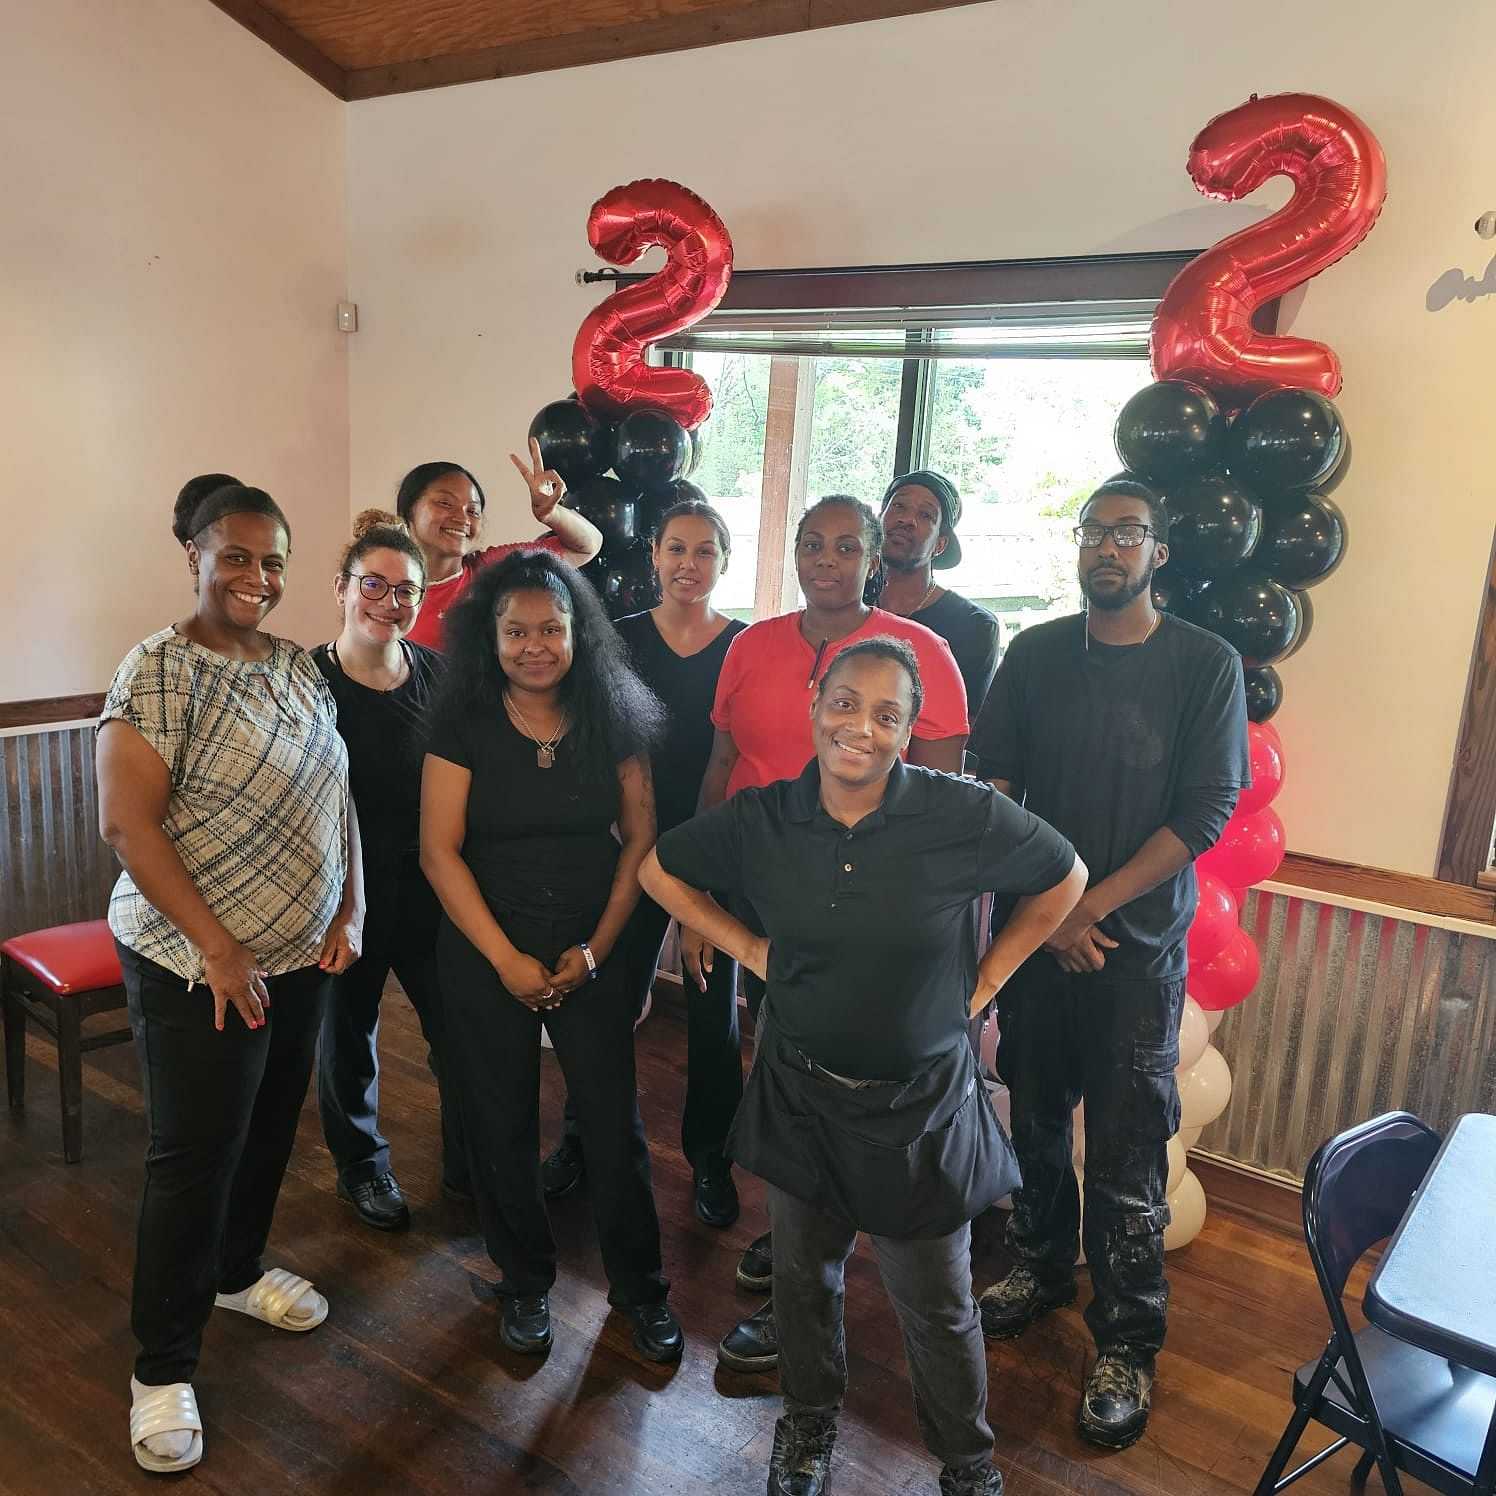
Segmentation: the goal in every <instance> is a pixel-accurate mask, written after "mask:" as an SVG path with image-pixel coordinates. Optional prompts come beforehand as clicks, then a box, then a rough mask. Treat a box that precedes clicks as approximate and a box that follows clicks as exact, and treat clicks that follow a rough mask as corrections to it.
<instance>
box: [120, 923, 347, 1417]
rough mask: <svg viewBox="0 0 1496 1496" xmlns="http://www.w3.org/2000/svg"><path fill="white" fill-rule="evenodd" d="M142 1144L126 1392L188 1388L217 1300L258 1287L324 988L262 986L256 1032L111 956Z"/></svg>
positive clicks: (151, 968)
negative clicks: (124, 1003) (135, 1386)
mask: <svg viewBox="0 0 1496 1496" xmlns="http://www.w3.org/2000/svg"><path fill="white" fill-rule="evenodd" d="M119 957H120V964H121V966H122V967H123V968H124V974H125V993H126V995H127V997H128V999H129V1009H130V1027H131V1028H132V1029H133V1030H134V1033H135V1047H136V1050H137V1052H138V1054H139V1056H140V1074H141V1079H142V1085H143V1090H144V1093H145V1114H146V1123H147V1126H148V1128H149V1133H150V1143H149V1146H148V1148H147V1151H146V1157H145V1190H144V1192H143V1194H142V1196H141V1201H140V1223H139V1227H138V1230H137V1234H136V1244H135V1287H134V1294H133V1299H132V1303H131V1310H130V1327H131V1329H133V1330H134V1332H135V1338H136V1339H137V1340H138V1341H139V1342H140V1354H139V1355H138V1356H137V1357H136V1361H135V1375H136V1377H137V1379H138V1380H139V1381H140V1382H141V1383H143V1384H144V1385H145V1386H148V1387H159V1386H163V1385H165V1384H166V1383H168V1382H190V1381H191V1380H192V1377H193V1375H194V1373H195V1372H196V1370H197V1361H198V1353H199V1351H200V1350H201V1347H202V1337H203V1327H204V1326H205V1325H206V1324H207V1322H208V1316H209V1314H211V1313H212V1310H213V1295H214V1294H215V1293H238V1292H240V1291H241V1290H243V1289H246V1288H248V1287H250V1285H251V1284H253V1283H256V1282H258V1281H259V1278H260V1275H261V1273H262V1272H263V1271H264V1269H263V1266H262V1264H261V1262H260V1254H261V1253H262V1252H263V1251H264V1250H265V1242H266V1240H267V1239H268V1238H269V1235H270V1220H271V1217H272V1216H273V1215H274V1214H275V1201H276V1197H277V1196H278V1195H279V1194H280V1187H281V1180H282V1179H283V1178H284V1177H285V1172H286V1163H287V1161H288V1160H289V1159H290V1157H291V1145H292V1144H293V1143H294V1141H295V1139H296V1123H297V1121H298V1119H299V1117H300V1114H301V1103H302V1102H303V1101H304V1100H305V1098H306V1088H307V1082H308V1080H309V1079H310V1078H311V1073H312V1055H313V1052H314V1050H315V1049H316V1044H317V1029H318V1026H319V1025H320V1023H321V1021H322V1008H323V1004H324V1002H325V1001H326V997H327V991H328V988H329V987H330V986H331V984H332V978H331V977H329V976H328V975H327V973H326V972H324V971H321V970H319V969H318V968H317V967H315V966H309V967H305V968H303V969H302V970H301V971H293V972H288V973H286V975H284V976H278V977H271V978H269V980H268V981H267V982H266V983H265V985H266V987H267V988H268V989H269V993H270V1008H269V1010H268V1012H267V1013H266V1015H265V1016H266V1020H267V1021H266V1024H265V1027H264V1028H260V1029H254V1030H250V1029H248V1028H246V1027H245V1025H244V1021H243V1019H241V1018H240V1017H239V1015H238V1013H237V1012H236V1011H234V1010H233V1009H232V1008H230V1009H229V1011H228V1013H227V1014H226V1015H225V1017H224V1023H223V1032H222V1033H220V1032H219V1031H218V1030H217V1029H215V1028H214V1027H213V993H212V990H211V989H210V988H208V987H206V986H195V987H194V988H193V989H192V991H190V992H189V991H188V990H187V983H186V982H184V981H183V980H182V979H181V977H179V976H177V975H176V974H175V973H173V972H170V971H168V970H166V968H165V967H163V966H158V965H157V964H156V963H155V962H154V961H147V960H146V959H145V958H144V957H143V956H139V955H137V954H136V953H135V952H134V951H132V950H129V949H128V948H127V947H125V946H122V945H121V946H119Z"/></svg>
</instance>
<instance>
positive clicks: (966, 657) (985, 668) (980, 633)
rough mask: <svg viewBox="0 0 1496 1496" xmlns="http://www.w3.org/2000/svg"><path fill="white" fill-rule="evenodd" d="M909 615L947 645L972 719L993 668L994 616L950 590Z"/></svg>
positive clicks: (995, 621) (990, 683)
mask: <svg viewBox="0 0 1496 1496" xmlns="http://www.w3.org/2000/svg"><path fill="white" fill-rule="evenodd" d="M909 617H910V618H911V620H913V622H915V623H922V624H924V626H925V627H926V628H927V629H929V630H930V632H931V633H933V634H939V635H940V637H941V638H942V639H944V640H945V642H946V643H947V644H949V645H950V647H951V653H952V654H953V655H955V657H956V669H957V670H959V671H960V672H961V679H962V680H963V681H964V682H965V684H966V715H967V717H968V718H969V719H970V720H971V721H972V722H975V721H976V720H977V713H978V712H980V711H981V709H982V703H983V702H984V701H985V700H986V699H987V691H988V688H989V687H990V686H991V685H992V673H993V671H995V670H996V669H997V637H998V629H997V619H996V618H994V617H993V616H992V614H991V613H989V612H988V611H987V610H986V608H984V607H982V606H981V605H980V604H979V603H974V602H972V601H971V600H970V599H969V598H965V597H962V596H961V594H960V593H959V592H950V591H947V592H944V593H942V594H941V595H940V596H939V597H937V598H936V599H935V601H934V602H933V603H931V604H930V606H929V607H928V608H921V609H920V610H919V612H918V613H911V614H910V615H909Z"/></svg>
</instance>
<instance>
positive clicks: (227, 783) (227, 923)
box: [98, 484, 363, 1471]
mask: <svg viewBox="0 0 1496 1496" xmlns="http://www.w3.org/2000/svg"><path fill="white" fill-rule="evenodd" d="M186 528H187V530H188V534H189V539H188V541H187V546H186V550H187V558H188V565H189V567H190V569H191V571H192V575H193V579H194V583H195V588H196V592H197V606H196V608H195V609H194V611H193V612H192V613H191V614H190V615H189V616H188V617H187V618H185V619H183V620H182V621H181V622H180V623H177V624H175V625H173V626H172V627H170V628H166V629H162V630H161V631H160V632H159V633H156V634H153V635H151V637H150V638H148V639H145V640H143V641H142V642H141V643H140V644H138V645H136V646H135V648H134V649H132V650H131V651H130V653H129V654H128V655H127V656H126V657H125V659H124V661H123V663H122V664H121V665H120V667H119V669H118V671H117V672H116V673H115V677H114V683H113V685H112V686H111V687H110V690H109V695H108V697H107V698H106V700H105V703H104V711H103V715H102V721H101V725H100V729H99V741H98V777H99V816H100V824H101V829H102V832H103V835H104V838H105V840H106V841H108V842H109V844H110V846H112V847H113V848H114V850H115V852H116V853H117V854H118V856H119V859H120V862H121V863H122V864H123V865H124V871H123V872H122V873H121V874H120V878H119V882H118V883H117V884H116V885H115V889H114V893H113V896H112V897H111V899H110V903H109V925H110V928H111V929H112V930H113V932H114V936H115V940H116V942H117V943H118V946H119V955H120V962H121V965H122V966H123V968H124V978H125V989H126V992H127V994H128V997H129V1007H130V1024H131V1027H132V1028H133V1029H134V1031H135V1043H136V1048H137V1050H138V1052H139V1055H140V1065H141V1072H142V1075H143V1078H144V1091H145V1104H146V1118H147V1122H148V1124H149V1127H150V1146H149V1149H148V1151H147V1153H146V1172H145V1191H144V1194H143V1196H142V1199H141V1206H140V1225H139V1233H138V1241H137V1252H136V1261H135V1285H134V1294H133V1303H132V1309H131V1326H132V1328H133V1329H134V1331H135V1336H136V1339H137V1340H138V1341H139V1342H140V1354H139V1355H138V1356H137V1358H136V1362H135V1375H134V1376H133V1377H132V1378H131V1382H130V1388H131V1401H132V1407H131V1413H130V1442H131V1445H132V1446H133V1448H134V1451H135V1458H136V1460H137V1462H138V1463H139V1464H140V1465H141V1466H142V1467H143V1468H144V1469H146V1470H153V1471H172V1470H184V1469H186V1468H187V1467H188V1466H190V1465H195V1464H196V1463H197V1462H198V1460H200V1459H201V1458H202V1452H203V1437H202V1422H201V1420H200V1418H199V1416H198V1411H197V1403H196V1399H195V1397H194V1395H193V1391H192V1385H191V1383H192V1377H193V1374H194V1372H195V1370H196V1368H197V1360H198V1352H199V1349H200V1347H201V1343H202V1333H203V1328H204V1326H205V1325H206V1323H207V1320H208V1316H209V1314H210V1313H211V1312H212V1310H213V1308H214V1306H215V1304H216V1305H217V1306H219V1307H221V1308H225V1309H233V1310H236V1311H238V1312H240V1313H243V1314H248V1315H250V1316H251V1317H253V1318H255V1319H259V1320H263V1321H264V1322H265V1323H267V1324H270V1325H273V1326H276V1327H277V1328H279V1329H285V1330H310V1329H313V1328H315V1327H316V1326H317V1325H319V1324H321V1323H322V1321H323V1320H324V1319H325V1318H326V1317H327V1301H326V1300H325V1299H324V1298H323V1297H322V1295H321V1294H319V1293H318V1292H317V1291H316V1289H314V1288H313V1287H312V1285H311V1284H310V1283H309V1282H307V1280H306V1279H305V1278H301V1277H298V1276H297V1275H296V1274H294V1273H291V1272H288V1271H287V1270H286V1269H284V1268H271V1269H270V1270H269V1271H266V1270H265V1268H264V1265H263V1262H262V1261H261V1256H262V1253H263V1252H264V1249H265V1243H266V1239H267V1238H268V1236H269V1234H270V1221H271V1217H272V1215H273V1214H274V1211H275V1202H276V1196H277V1195H278V1194H279V1192H280V1185H281V1179H282V1177H283V1175H284V1174H285V1170H286V1163H287V1160H288V1159H289V1157H290V1153H291V1145H292V1142H293V1140H294V1138H295V1135H296V1122H297V1118H298V1115H299V1114H300V1111H301V1103H302V1100H303V1098H304V1097H305V1095H306V1088H307V1081H308V1078H309V1076H310V1074H311V1066H312V1057H313V1052H314V1049H315V1046H316V1042H317V1032H318V1028H319V1026H320V1021H321V1016H322V1008H323V1004H324V1002H325V1000H326V996H327V991H328V988H329V986H330V985H331V982H332V978H333V974H334V973H336V972H339V971H342V970H343V969H345V968H346V967H347V966H349V965H351V964H352V962H353V961H354V960H356V959H357V956H358V952H359V943H360V940H361V937H362V922H363V887H362V876H361V872H360V866H361V864H360V859H359V856H358V831H357V823H356V821H355V818H354V815H353V808H352V806H351V804H350V803H349V799H348V758H347V754H346V752H345V750H344V747H343V740H342V739H341V738H340V737H339V736H338V733H337V727H336V710H335V707H334V704H333V699H332V694H331V692H330V691H329V690H328V687H327V683H326V682H325V681H324V680H323V678H322V676H321V674H320V673H319V672H318V670H317V667H316V666H315V664H313V662H312V658H311V656H310V655H309V654H308V653H307V652H306V650H304V649H302V648H301V647H300V646H299V645H296V644H292V643H290V642H289V641H288V640H285V639H278V638H276V637H274V636H273V635H271V634H266V633H262V632H261V630H260V625H261V624H262V623H263V622H264V619H265V617H266V615H267V614H268V613H269V612H270V610H271V609H272V608H273V607H274V606H275V605H276V603H278V602H279V601H280V596H281V590H282V588H283V586H284V584H285V573H286V564H287V559H288V557H289V553H290V548H291V533H290V528H289V526H288V525H287V524H286V520H285V516H284V515H283V514H282V513H281V511H280V509H279V508H278V507H277V505H276V503H275V501H274V500H273V499H272V498H271V497H270V495H269V494H267V493H264V492H263V491H262V490H260V489H257V488H245V487H242V486H241V485H238V484H231V485H229V486H226V487H223V488H220V489H217V490H215V491H214V492H213V493H211V494H210V495H208V496H207V497H206V498H205V499H203V500H202V501H201V503H200V504H199V505H198V506H197V509H196V512H195V513H194V514H193V516H192V517H191V520H190V522H189V523H188V524H187V526H186Z"/></svg>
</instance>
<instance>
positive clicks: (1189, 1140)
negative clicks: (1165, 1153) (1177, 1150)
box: [1175, 1127, 1205, 1153]
mask: <svg viewBox="0 0 1496 1496" xmlns="http://www.w3.org/2000/svg"><path fill="white" fill-rule="evenodd" d="M1204 1131H1205V1129H1204V1128H1203V1127H1181V1128H1180V1129H1179V1131H1178V1133H1177V1134H1175V1136H1177V1137H1178V1139H1179V1141H1180V1143H1181V1144H1182V1145H1183V1146H1184V1151H1185V1152H1186V1153H1188V1152H1189V1151H1190V1149H1191V1148H1193V1147H1195V1146H1196V1145H1197V1144H1198V1143H1199V1141H1200V1134H1201V1133H1202V1132H1204Z"/></svg>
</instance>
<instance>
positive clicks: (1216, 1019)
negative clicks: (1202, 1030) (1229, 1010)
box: [1205, 1008, 1226, 1034]
mask: <svg viewBox="0 0 1496 1496" xmlns="http://www.w3.org/2000/svg"><path fill="white" fill-rule="evenodd" d="M1225 1021H1226V1009H1225V1008H1209V1009H1206V1010H1205V1024H1206V1027H1207V1028H1209V1030H1210V1031H1211V1033H1212V1034H1213V1033H1215V1031H1216V1030H1217V1029H1218V1028H1220V1026H1221V1025H1222V1024H1223V1023H1224V1022H1225Z"/></svg>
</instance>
